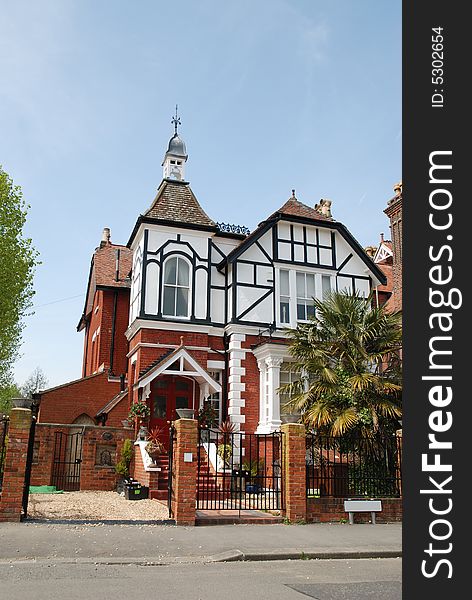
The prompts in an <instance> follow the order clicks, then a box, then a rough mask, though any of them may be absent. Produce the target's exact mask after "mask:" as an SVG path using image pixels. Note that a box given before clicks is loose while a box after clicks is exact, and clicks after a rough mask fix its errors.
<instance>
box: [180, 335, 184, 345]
mask: <svg viewBox="0 0 472 600" xmlns="http://www.w3.org/2000/svg"><path fill="white" fill-rule="evenodd" d="M180 345H181V346H183V345H184V336H183V335H181V336H180Z"/></svg>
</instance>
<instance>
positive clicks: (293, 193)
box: [292, 190, 296, 200]
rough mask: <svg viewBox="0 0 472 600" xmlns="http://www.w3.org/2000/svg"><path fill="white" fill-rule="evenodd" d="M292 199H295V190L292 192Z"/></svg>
mask: <svg viewBox="0 0 472 600" xmlns="http://www.w3.org/2000/svg"><path fill="white" fill-rule="evenodd" d="M292 198H293V199H295V200H296V198H295V190H292Z"/></svg>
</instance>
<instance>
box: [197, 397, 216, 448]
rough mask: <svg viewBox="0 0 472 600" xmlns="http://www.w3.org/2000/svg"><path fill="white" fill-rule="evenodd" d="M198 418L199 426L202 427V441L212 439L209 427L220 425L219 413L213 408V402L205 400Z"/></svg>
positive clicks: (205, 441)
mask: <svg viewBox="0 0 472 600" xmlns="http://www.w3.org/2000/svg"><path fill="white" fill-rule="evenodd" d="M197 419H198V426H199V427H200V429H201V431H200V439H201V441H202V442H204V443H207V442H209V441H210V431H209V429H211V428H212V427H216V426H217V425H218V413H217V411H216V410H215V409H214V408H213V406H212V404H211V402H209V401H208V400H205V402H204V403H203V406H202V407H201V409H200V410H199V411H198V415H197Z"/></svg>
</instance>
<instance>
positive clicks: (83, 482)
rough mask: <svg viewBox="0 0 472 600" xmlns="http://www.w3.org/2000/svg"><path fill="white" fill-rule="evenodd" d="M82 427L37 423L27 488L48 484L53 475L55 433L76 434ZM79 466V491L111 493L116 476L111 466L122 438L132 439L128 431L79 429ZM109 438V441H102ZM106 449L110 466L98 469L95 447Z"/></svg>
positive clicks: (118, 455) (118, 456) (113, 463)
mask: <svg viewBox="0 0 472 600" xmlns="http://www.w3.org/2000/svg"><path fill="white" fill-rule="evenodd" d="M81 430H82V426H77V425H57V424H53V423H38V424H37V425H36V434H35V454H34V462H33V467H32V471H31V485H51V484H52V474H53V460H54V444H55V438H56V432H63V433H76V432H77V431H81ZM83 430H84V435H83V440H82V464H81V470H80V489H81V490H113V489H115V485H116V480H117V475H116V472H115V465H116V463H117V462H118V461H119V460H120V453H121V448H122V446H123V442H124V440H125V439H134V432H133V431H131V430H129V429H123V428H114V427H95V426H92V425H86V426H85V427H83ZM109 436H111V439H106V438H107V437H109ZM101 446H103V447H105V446H106V447H107V448H109V449H110V451H112V449H113V452H112V466H101V465H98V464H96V462H97V448H99V447H101Z"/></svg>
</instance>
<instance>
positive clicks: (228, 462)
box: [197, 429, 283, 510]
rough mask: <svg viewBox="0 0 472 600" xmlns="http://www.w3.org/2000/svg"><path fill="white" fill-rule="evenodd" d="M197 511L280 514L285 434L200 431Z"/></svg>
mask: <svg viewBox="0 0 472 600" xmlns="http://www.w3.org/2000/svg"><path fill="white" fill-rule="evenodd" d="M199 442H200V443H199V446H198V471H197V509H200V510H279V509H281V508H283V506H282V503H283V495H282V434H281V433H280V432H275V433H271V434H267V435H255V434H253V433H239V432H238V433H221V432H220V431H218V430H215V429H200V430H199Z"/></svg>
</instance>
